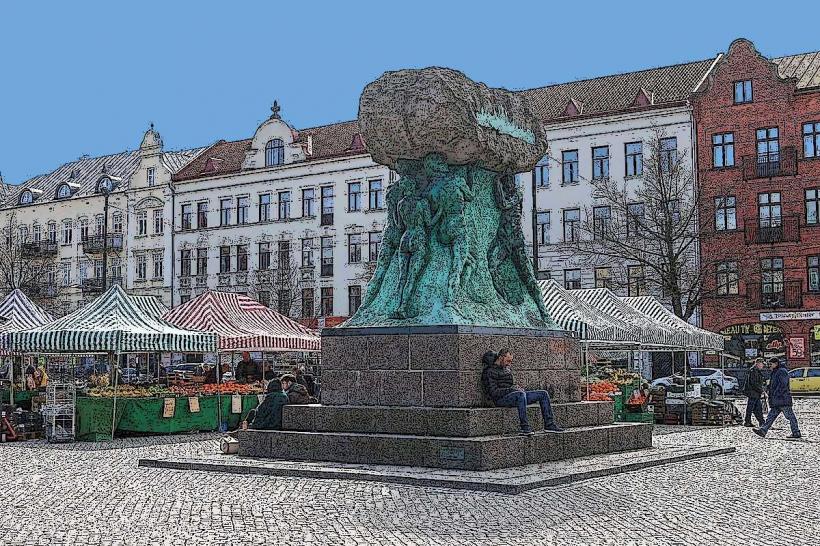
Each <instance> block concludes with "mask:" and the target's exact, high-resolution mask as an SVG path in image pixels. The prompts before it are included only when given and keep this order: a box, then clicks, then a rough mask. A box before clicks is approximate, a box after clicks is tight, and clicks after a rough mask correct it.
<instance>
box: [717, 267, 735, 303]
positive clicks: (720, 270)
mask: <svg viewBox="0 0 820 546" xmlns="http://www.w3.org/2000/svg"><path fill="white" fill-rule="evenodd" d="M738 279H739V276H738V272H737V262H720V263H718V264H717V293H718V295H720V296H727V295H730V294H731V295H735V294H737V293H738Z"/></svg>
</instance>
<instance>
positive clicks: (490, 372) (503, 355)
mask: <svg viewBox="0 0 820 546" xmlns="http://www.w3.org/2000/svg"><path fill="white" fill-rule="evenodd" d="M491 358H492V353H491V352H488V353H485V354H484V357H483V358H482V360H483V361H484V364H485V366H486V367H485V368H484V372H483V374H482V375H483V376H482V383H483V384H484V389H485V391H486V393H487V396H489V397H490V399H491V400H492V401H493V402H494V403H495V405H496V406H500V407H517V408H518V420H519V423H520V425H521V434H532V433H533V430H532V427H530V423H529V419H527V404H531V403H533V402H538V403H539V404H540V406H541V415H542V416H543V417H544V430H545V431H548V432H562V431H563V430H564V429H562V428H561V427H559V426H558V425H556V424H555V420H554V418H553V415H552V406H551V404H550V395H549V393H547V391H541V390H530V391H528V390H525V389H524V388H523V387H520V386H519V385H516V384H515V380H514V379H513V374H512V370H511V369H510V365H511V364H512V360H513V355H512V353H510V351H508V350H507V349H501V350H500V351H499V352H498V355H496V357H495V360H494V361H493V363H492V365H489V366H488V365H487V364H488V360H490V359H491Z"/></svg>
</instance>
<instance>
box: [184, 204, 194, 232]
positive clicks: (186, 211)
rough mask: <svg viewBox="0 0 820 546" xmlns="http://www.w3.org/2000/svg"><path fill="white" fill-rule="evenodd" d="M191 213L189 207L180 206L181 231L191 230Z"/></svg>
mask: <svg viewBox="0 0 820 546" xmlns="http://www.w3.org/2000/svg"><path fill="white" fill-rule="evenodd" d="M192 216H193V213H192V212H191V205H190V204H188V205H182V229H183V230H190V229H193V217H192Z"/></svg>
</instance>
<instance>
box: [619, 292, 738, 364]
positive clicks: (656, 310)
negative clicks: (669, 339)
mask: <svg viewBox="0 0 820 546" xmlns="http://www.w3.org/2000/svg"><path fill="white" fill-rule="evenodd" d="M621 299H622V300H624V302H626V303H627V304H629V305H630V306H631V307H633V308H635V309H637V310H638V311H640V312H641V313H643V314H644V315H646V316H647V317H649V318H651V319H652V320H655V321H657V322H661V323H663V324H665V325H666V326H669V327H670V328H675V329H676V330H680V331H681V332H683V333H684V335H685V336H686V338H687V340H688V341H687V347H688V348H692V349H706V350H713V351H722V350H723V342H724V339H723V336H722V335H720V334H716V333H714V332H710V331H708V330H704V329H702V328H698V327H697V326H694V325H692V324H689V323H688V322H686V321H685V320H683V319H682V318H680V317H678V316H677V315H675V314H674V313H673V312H671V311H670V310H669V309H667V308H666V307H664V306H663V304H661V302H659V301H658V300H657V299H656V298H654V297H652V296H639V297H634V298H621Z"/></svg>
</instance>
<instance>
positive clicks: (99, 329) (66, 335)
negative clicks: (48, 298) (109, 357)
mask: <svg viewBox="0 0 820 546" xmlns="http://www.w3.org/2000/svg"><path fill="white" fill-rule="evenodd" d="M9 346H10V348H11V349H12V350H14V351H16V352H26V353H30V352H41V353H97V352H99V353H154V352H176V353H210V352H214V351H216V348H217V339H216V336H215V335H213V334H210V333H206V332H194V331H191V330H183V329H181V328H176V327H174V326H172V325H170V324H168V323H166V322H163V321H162V320H160V319H159V318H156V317H153V316H151V315H150V314H149V313H146V312H145V311H143V310H142V309H141V308H140V306H139V305H138V304H137V303H136V302H135V301H134V299H132V298H131V297H129V296H128V295H127V294H126V293H125V291H123V289H122V288H120V287H119V286H118V285H114V286H112V287H111V288H110V289H109V290H108V291H107V292H106V293H105V294H103V295H101V296H100V297H99V298H97V299H96V300H94V301H93V302H91V303H89V304H88V305H86V306H85V307H83V308H82V309H78V310H77V311H74V312H73V313H71V314H70V315H66V316H65V317H63V318H61V319H57V320H55V321H53V322H50V323H48V324H45V325H42V326H39V327H37V328H32V329H29V330H23V331H21V332H11V333H9Z"/></svg>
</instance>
